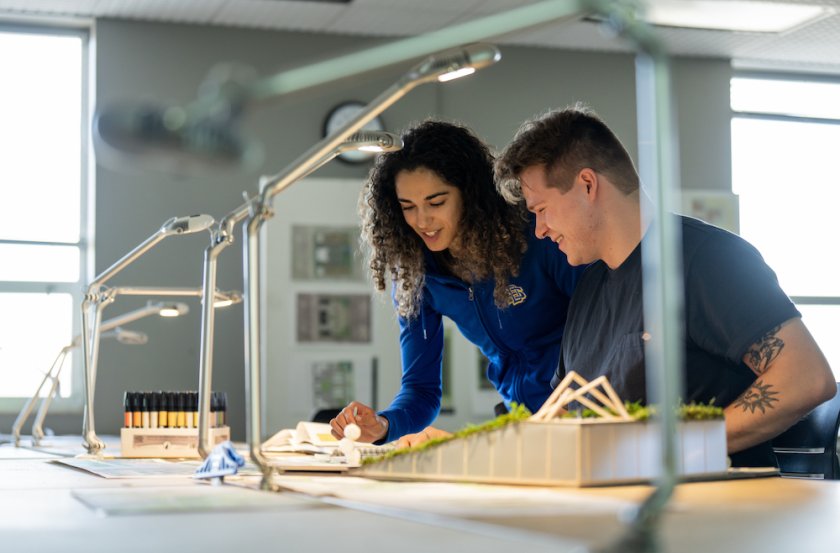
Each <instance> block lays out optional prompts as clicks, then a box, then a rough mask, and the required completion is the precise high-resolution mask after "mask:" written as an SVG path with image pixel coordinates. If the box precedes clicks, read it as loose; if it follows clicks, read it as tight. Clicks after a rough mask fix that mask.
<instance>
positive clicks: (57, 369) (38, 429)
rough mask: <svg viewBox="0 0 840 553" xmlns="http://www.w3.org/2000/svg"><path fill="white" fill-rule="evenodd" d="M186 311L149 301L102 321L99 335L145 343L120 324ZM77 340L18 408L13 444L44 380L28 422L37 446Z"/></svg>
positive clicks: (182, 305)
mask: <svg viewBox="0 0 840 553" xmlns="http://www.w3.org/2000/svg"><path fill="white" fill-rule="evenodd" d="M187 312H189V307H188V306H187V304H185V303H160V302H156V303H151V302H150V303H149V304H147V305H146V306H145V307H141V308H139V309H135V310H134V311H129V312H128V313H124V314H122V315H119V316H117V317H114V318H113V319H109V320H107V321H105V322H103V323H102V325H101V328H100V332H101V338H116V339H117V341H119V342H120V343H122V344H130V345H142V344H145V343H146V342H148V340H149V338H148V336H147V335H146V334H144V333H142V332H133V331H130V330H126V329H124V328H123V325H127V324H129V323H133V322H134V321H137V320H140V319H142V318H144V317H149V316H151V315H160V316H162V317H172V316H173V315H174V316H176V317H177V316H179V315H183V314H185V313H187ZM81 339H82V337H81V334H77V335H76V336H74V337H73V340H72V341H71V342H70V343H69V344H67V345H66V346H64V347H63V348H61V351H59V352H58V355H57V356H56V358H55V360H54V361H53V363H52V365H51V366H50V369H49V370H48V371H47V372H46V373H45V374H44V378H43V379H42V380H41V383H40V384H39V385H38V388H37V389H36V390H35V394H34V395H33V396H32V397H31V398H29V400H28V401H27V402H26V403H25V404H24V406H23V408H22V409H21V410H20V413H18V416H17V418H16V419H15V422H14V424H13V425H12V436H13V437H14V443H15V447H18V446H20V432H21V428H22V427H23V425H24V423H25V422H26V419H27V418H29V415H30V414H31V413H32V409H33V408H34V406H35V403H36V402H37V401H38V398H39V397H40V395H41V390H43V388H44V385H45V384H46V383H47V381H50V382H51V386H50V389H49V391H48V392H47V394H46V396H44V398H43V399H42V400H41V405H40V406H39V407H38V411H37V413H36V414H35V419H34V421H33V423H32V445H34V446H38V445H40V441H41V439H42V438H43V437H44V429H43V423H44V419H45V418H46V416H47V411H49V408H50V404H51V403H52V400H53V398H54V397H55V395H56V393H57V392H58V382H59V376H60V375H61V370H62V368H63V367H64V361H65V360H66V359H67V355H68V354H69V353H70V352H71V351H72V350H73V349H75V348H77V347H79V346H80V345H81Z"/></svg>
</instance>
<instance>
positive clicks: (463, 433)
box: [362, 403, 531, 465]
mask: <svg viewBox="0 0 840 553" xmlns="http://www.w3.org/2000/svg"><path fill="white" fill-rule="evenodd" d="M530 416H531V412H530V411H529V410H528V409H527V408H526V407H525V406H524V405H519V404H517V403H512V404H511V406H510V412H508V413H505V414H504V415H499V416H498V417H496V418H495V419H491V420H489V421H487V422H484V423H481V424H468V425H467V426H465V427H464V428H462V429H461V430H458V431H457V432H455V433H454V434H450V435H448V436H443V437H440V438H432V439H430V440H426V441H425V442H423V443H421V444H417V445H415V446H411V447H404V448H401V449H394V450H392V451H389V452H387V453H383V454H382V455H377V456H375V457H367V458H365V459H362V465H370V464H373V463H379V462H381V461H387V460H388V459H393V458H394V457H399V456H400V455H405V454H407V453H416V452H418V451H425V450H427V449H429V448H431V447H435V446H436V445H438V444H442V443H445V442H448V441H450V440H455V439H457V438H466V437H467V436H471V435H473V434H478V433H479V432H488V431H490V430H496V429H498V428H502V427H503V426H507V425H508V424H511V423H515V422H519V421H523V420H525V419H527V418H528V417H530Z"/></svg>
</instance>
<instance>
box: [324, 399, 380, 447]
mask: <svg viewBox="0 0 840 553" xmlns="http://www.w3.org/2000/svg"><path fill="white" fill-rule="evenodd" d="M350 423H354V424H355V425H356V426H358V427H359V430H361V431H362V434H361V436H359V438H358V440H356V441H359V442H364V443H373V442H376V441H377V440H381V439H382V438H384V437H385V436H386V435H387V434H388V419H386V418H385V417H380V416H379V415H377V414H376V411H374V410H373V409H371V408H370V407H368V406H367V405H365V404H364V403H359V402H358V401H354V402H352V403H350V405H348V406H347V407H345V408H344V409H342V410H341V412H340V413H339V414H338V415H336V417H335V418H334V419H332V420H331V421H330V426H331V427H332V435H333V436H335V438H336V439H338V440H340V439H341V438H343V437H344V427H345V426H347V425H348V424H350Z"/></svg>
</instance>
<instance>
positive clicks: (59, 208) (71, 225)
mask: <svg viewBox="0 0 840 553" xmlns="http://www.w3.org/2000/svg"><path fill="white" fill-rule="evenodd" d="M86 50H87V35H86V33H83V32H81V31H77V30H73V31H69V30H60V29H52V30H33V29H28V28H27V29H10V28H0V74H2V75H3V86H2V87H0V121H2V122H3V123H2V127H0V129H2V130H0V152H2V154H0V155H2V162H1V163H0V410H2V411H5V412H16V411H17V410H19V409H20V407H21V405H22V404H23V401H24V399H23V398H28V397H31V395H32V394H33V393H34V391H35V388H36V387H37V386H38V384H39V383H40V382H41V379H42V378H43V375H44V373H45V372H46V371H48V370H49V369H50V366H51V365H52V362H53V360H54V359H55V358H56V356H57V355H58V354H59V352H60V351H61V349H62V348H63V347H64V346H66V345H68V344H70V342H71V341H72V340H73V337H74V336H75V335H76V334H78V332H79V330H80V325H79V319H80V317H79V314H78V311H79V304H80V301H81V290H82V284H83V283H84V282H85V281H86V280H87V278H86V273H85V271H86V267H87V257H88V251H87V250H88V242H87V236H86V234H87V233H86V226H87V209H86V208H87V195H86V182H87V172H86V169H87V167H86V165H87V161H86V160H87V148H86V145H87V130H86V129H87V111H86V109H85V105H86V102H87V98H86V89H85V84H86V80H87V77H86V70H87V68H86V63H85V56H86ZM74 361H75V363H74ZM80 362H81V355H80V354H79V353H76V354H75V355H74V356H70V357H68V359H67V360H66V362H65V365H64V368H63V372H62V378H61V388H60V390H61V392H60V398H59V399H58V400H57V401H56V402H55V403H54V405H55V407H56V408H58V409H61V408H62V405H63V406H64V408H65V409H66V408H75V409H78V407H80V406H81V404H82V401H81V395H82V394H81V386H82V379H81V375H80V374H79V373H80V372H81V371H79V370H75V371H74V370H73V369H74V365H75V367H79V366H80ZM74 373H77V374H76V375H74ZM45 388H48V386H45ZM44 392H46V389H45V390H44ZM62 398H68V399H64V400H63V401H62ZM54 411H55V408H54Z"/></svg>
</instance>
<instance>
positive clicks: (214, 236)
mask: <svg viewBox="0 0 840 553" xmlns="http://www.w3.org/2000/svg"><path fill="white" fill-rule="evenodd" d="M401 148H402V139H401V138H400V137H399V136H397V135H395V134H392V133H389V132H384V131H361V132H357V133H356V134H354V135H352V136H350V137H349V138H347V139H346V140H344V142H342V143H340V144H338V145H337V146H336V147H335V148H333V150H332V151H331V152H329V153H328V154H326V155H325V156H324V157H323V158H322V159H320V160H319V161H318V162H317V163H316V164H315V165H314V166H313V167H312V168H310V169H309V171H307V172H306V175H309V174H311V173H312V172H314V171H316V170H317V169H319V168H320V167H321V166H323V165H324V164H326V163H328V162H329V161H330V160H332V159H333V158H335V157H336V156H338V155H339V154H341V153H343V152H347V151H350V150H364V151H368V152H392V151H396V150H399V149H401ZM306 175H304V176H306ZM255 199H256V198H251V199H246V201H245V203H244V204H242V205H241V206H239V207H237V208H236V209H234V210H233V211H231V212H230V213H228V214H227V215H225V216H224V217H222V219H221V221H219V223H218V224H217V225H216V227H215V228H213V229H212V230H211V232H210V236H211V237H210V245H209V246H207V249H205V250H204V279H203V289H204V292H205V294H208V293H209V291H210V290H215V289H216V267H217V260H218V258H219V255H220V254H221V253H222V250H224V249H225V248H227V247H228V246H230V245H231V244H233V240H234V235H233V229H234V226H235V225H237V224H238V223H240V222H242V221H243V220H244V219H245V218H246V217H247V216H248V215H249V213H251V211H252V210H253V209H254V201H255ZM215 307H219V304H218V302H217V303H216V306H215ZM215 318H216V317H215V309H214V308H213V306H211V305H208V304H207V303H203V304H202V310H201V357H200V363H199V371H198V374H199V376H198V381H199V386H198V436H199V439H198V452H199V454H200V455H201V457H202V458H206V457H207V455H209V453H210V451H211V450H212V448H213V444H212V443H211V440H210V426H209V425H208V424H207V423H208V421H209V416H210V396H211V393H212V389H213V334H214V327H215Z"/></svg>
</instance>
